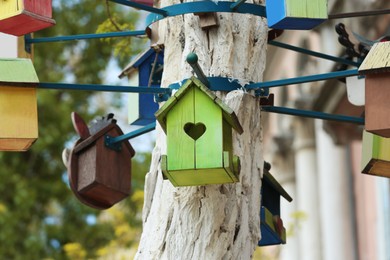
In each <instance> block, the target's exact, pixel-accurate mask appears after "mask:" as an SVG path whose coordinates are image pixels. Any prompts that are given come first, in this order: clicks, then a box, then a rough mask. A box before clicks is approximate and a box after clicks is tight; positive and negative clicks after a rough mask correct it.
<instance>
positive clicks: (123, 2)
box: [110, 0, 168, 17]
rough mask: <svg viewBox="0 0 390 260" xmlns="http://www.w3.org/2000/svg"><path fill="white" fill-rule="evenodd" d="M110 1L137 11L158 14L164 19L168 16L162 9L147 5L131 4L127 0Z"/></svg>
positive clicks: (131, 2)
mask: <svg viewBox="0 0 390 260" xmlns="http://www.w3.org/2000/svg"><path fill="white" fill-rule="evenodd" d="M110 1H111V2H114V3H117V4H121V5H125V6H130V7H134V8H137V9H141V10H144V11H147V12H150V13H155V14H159V15H162V16H164V17H166V16H168V12H167V11H165V10H163V9H159V8H154V7H151V6H148V5H143V4H139V3H136V2H133V1H127V0H110Z"/></svg>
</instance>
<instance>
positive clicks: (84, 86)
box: [38, 82, 171, 95]
mask: <svg viewBox="0 0 390 260" xmlns="http://www.w3.org/2000/svg"><path fill="white" fill-rule="evenodd" d="M38 88H41V89H66V90H90V91H106V92H123V93H147V94H169V95H170V94H171V90H170V89H169V88H155V87H127V86H115V85H98V84H70V83H43V82H41V83H39V84H38Z"/></svg>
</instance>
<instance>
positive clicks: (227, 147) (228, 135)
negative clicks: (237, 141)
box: [222, 120, 233, 164]
mask: <svg viewBox="0 0 390 260" xmlns="http://www.w3.org/2000/svg"><path fill="white" fill-rule="evenodd" d="M222 126H223V137H224V138H223V151H224V152H228V153H229V158H230V164H232V161H231V160H232V158H233V139H232V138H233V136H232V132H233V131H232V127H231V126H230V125H229V123H228V122H227V121H226V120H223V123H222Z"/></svg>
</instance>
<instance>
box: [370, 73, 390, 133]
mask: <svg viewBox="0 0 390 260" xmlns="http://www.w3.org/2000/svg"><path fill="white" fill-rule="evenodd" d="M389 86H390V76H389V74H388V73H371V74H367V75H366V94H365V95H366V101H365V103H366V105H365V109H366V110H365V118H366V119H365V128H366V130H367V131H368V132H371V133H373V134H377V135H380V136H383V137H390V117H389V114H390V107H389V100H390V88H389Z"/></svg>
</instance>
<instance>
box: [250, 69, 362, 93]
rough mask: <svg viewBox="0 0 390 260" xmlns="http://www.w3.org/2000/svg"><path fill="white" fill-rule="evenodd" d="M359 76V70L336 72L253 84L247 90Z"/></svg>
mask: <svg viewBox="0 0 390 260" xmlns="http://www.w3.org/2000/svg"><path fill="white" fill-rule="evenodd" d="M357 75H359V72H358V70H357V69H353V70H343V71H335V72H329V73H324V74H316V75H310V76H302V77H296V78H289V79H281V80H274V81H265V82H259V83H253V84H249V85H248V86H246V88H247V89H259V88H274V87H281V86H286V85H293V84H302V83H308V82H314V81H321V80H327V79H337V78H345V77H350V76H357Z"/></svg>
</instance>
